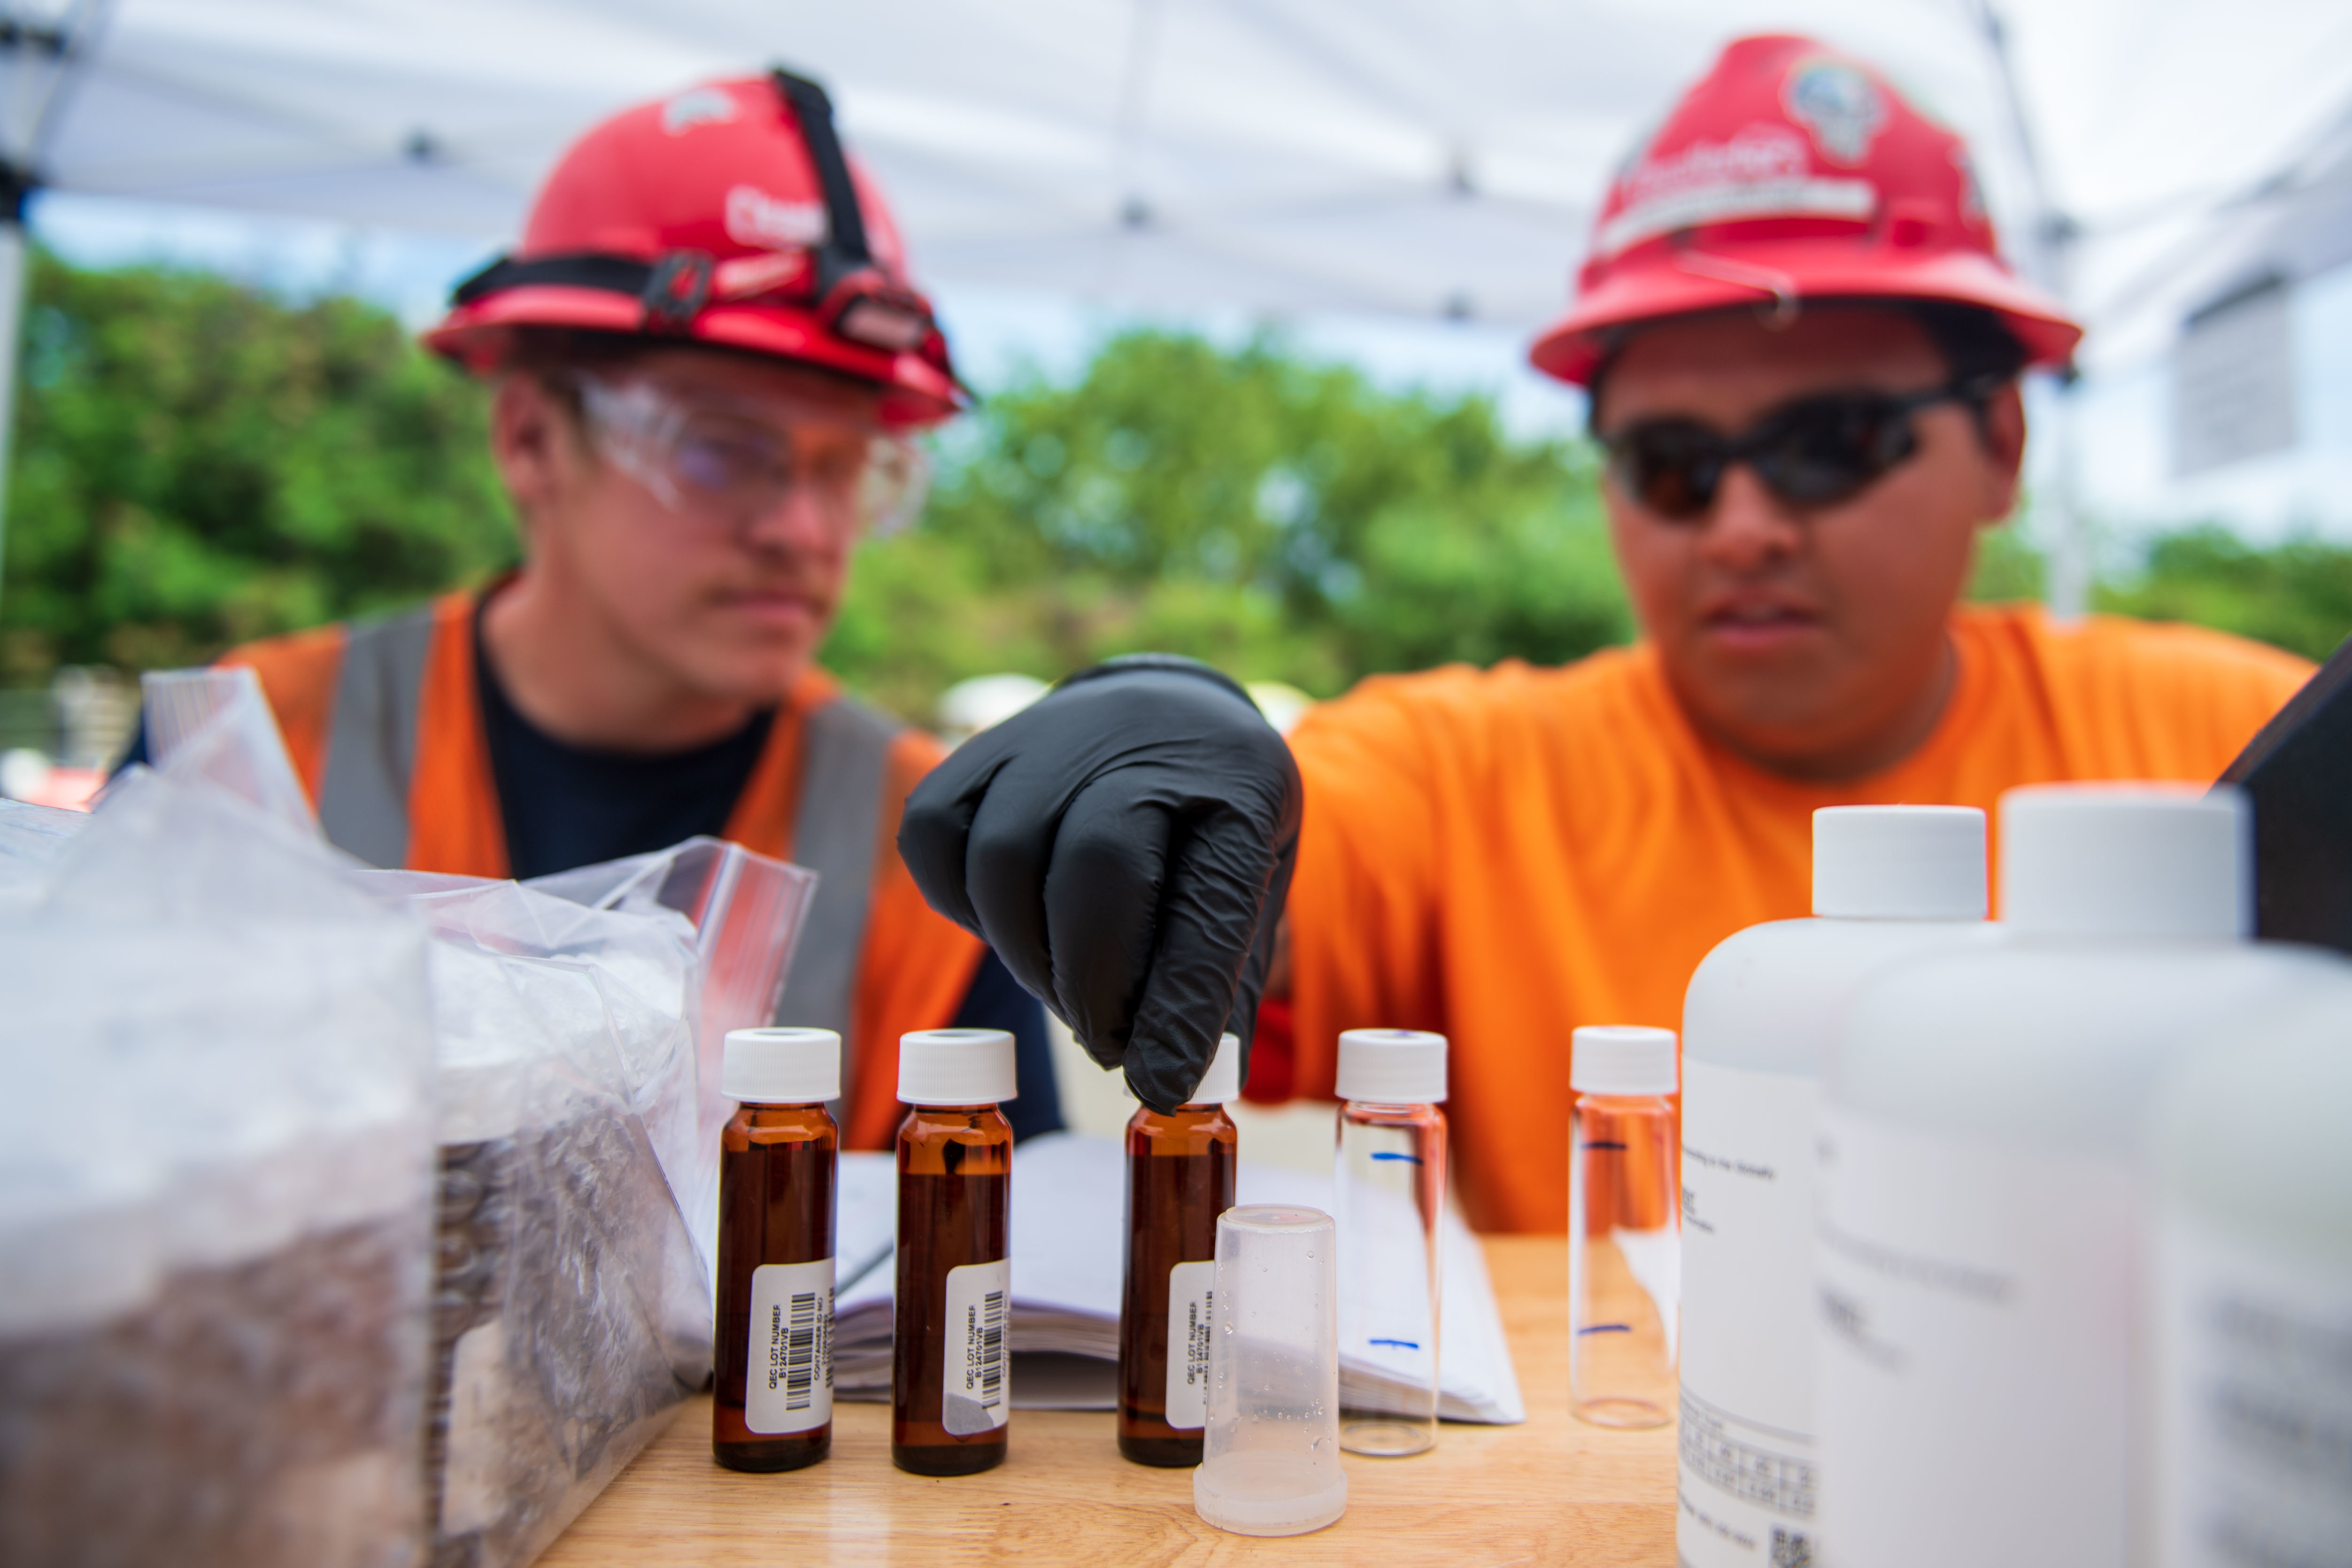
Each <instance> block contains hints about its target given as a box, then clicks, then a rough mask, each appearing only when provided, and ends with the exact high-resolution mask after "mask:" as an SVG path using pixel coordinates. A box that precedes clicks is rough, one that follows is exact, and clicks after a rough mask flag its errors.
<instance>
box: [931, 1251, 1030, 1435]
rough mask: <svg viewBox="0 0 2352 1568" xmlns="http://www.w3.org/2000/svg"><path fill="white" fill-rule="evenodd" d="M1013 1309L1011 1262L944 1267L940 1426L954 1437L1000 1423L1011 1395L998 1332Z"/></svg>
mask: <svg viewBox="0 0 2352 1568" xmlns="http://www.w3.org/2000/svg"><path fill="white" fill-rule="evenodd" d="M1012 1310H1013V1263H1012V1260H1011V1259H1009V1258H998V1259H997V1260H996V1261H995V1262H993V1263H967V1264H965V1265H964V1266H963V1267H962V1268H950V1269H949V1270H948V1313H947V1356H946V1362H947V1370H946V1372H945V1373H944V1374H943V1376H944V1383H943V1384H942V1386H941V1388H940V1426H944V1427H946V1428H947V1429H948V1430H949V1431H950V1433H953V1434H954V1435H955V1436H959V1437H963V1436H970V1435H971V1434H972V1433H974V1432H985V1431H987V1430H988V1429H989V1428H990V1427H992V1426H1003V1425H1004V1422H1005V1419H1006V1415H1005V1412H1006V1408H1007V1405H1006V1402H1007V1400H1008V1398H1009V1397H1010V1394H1011V1383H1010V1379H1009V1377H1008V1376H1007V1363H1006V1360H1005V1344H1004V1331H1005V1329H1006V1328H1007V1327H1008V1326H1009V1320H1010V1318H1011V1316H1012Z"/></svg>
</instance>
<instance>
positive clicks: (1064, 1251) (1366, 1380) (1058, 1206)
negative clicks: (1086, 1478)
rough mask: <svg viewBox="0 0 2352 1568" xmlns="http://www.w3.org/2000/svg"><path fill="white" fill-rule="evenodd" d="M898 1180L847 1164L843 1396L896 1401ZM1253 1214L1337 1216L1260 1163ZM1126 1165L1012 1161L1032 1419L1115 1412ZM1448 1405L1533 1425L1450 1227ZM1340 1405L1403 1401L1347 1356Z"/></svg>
mask: <svg viewBox="0 0 2352 1568" xmlns="http://www.w3.org/2000/svg"><path fill="white" fill-rule="evenodd" d="M895 1181H896V1177H895V1174H894V1172H893V1168H892V1162H891V1156H889V1155H887V1154H844V1155H843V1156H842V1157H841V1209H840V1213H841V1233H840V1237H839V1242H838V1246H837V1247H836V1248H835V1253H836V1256H837V1257H838V1258H840V1259H841V1264H840V1268H839V1272H838V1275H837V1279H838V1280H839V1283H838V1285H837V1286H836V1287H835V1291H836V1293H835V1309H834V1310H835V1324H834V1342H833V1344H834V1363H833V1379H834V1391H835V1395H836V1396H837V1397H839V1398H843V1399H869V1400H879V1399H887V1398H888V1397H889V1394H890V1322H891V1289H892V1286H893V1284H894V1283H895V1281H896V1275H897V1269H896V1268H895V1266H894V1263H893V1258H894V1255H895V1254H894V1247H895V1239H894V1236H893V1230H894V1228H895V1224H896V1218H897V1204H896V1201H895V1197H894V1192H895ZM1239 1185H1240V1189H1241V1190H1240V1194H1239V1198H1240V1201H1241V1202H1243V1203H1245V1204H1277V1203H1278V1204H1306V1205H1312V1206H1314V1207H1316V1208H1319V1209H1323V1210H1326V1211H1327V1212H1328V1210H1329V1208H1330V1206H1331V1184H1330V1181H1329V1179H1328V1177H1327V1178H1318V1177H1315V1176H1310V1175H1307V1174H1305V1173H1301V1172H1297V1171H1286V1170H1280V1169H1276V1168H1274V1167H1270V1166H1265V1165H1254V1164H1252V1163H1249V1162H1248V1161H1246V1160H1244V1162H1242V1163H1241V1168H1240V1172H1239ZM1126 1194H1127V1156H1126V1153H1125V1152H1124V1151H1123V1150H1122V1149H1121V1148H1120V1147H1119V1145H1118V1144H1117V1143H1115V1142H1111V1141H1109V1140H1108V1139H1103V1138H1081V1137H1078V1136H1076V1134H1073V1133H1066V1132H1056V1133H1050V1134H1047V1135H1045V1136H1044V1137H1039V1138H1033V1139H1031V1140H1029V1141H1028V1142H1025V1143H1023V1144H1021V1145H1020V1146H1019V1147H1018V1148H1016V1149H1015V1150H1014V1151H1013V1331H1012V1340H1013V1405H1015V1406H1016V1407H1019V1408H1024V1409H1033V1410H1034V1409H1059V1410H1108V1409H1110V1408H1111V1407H1112V1406H1113V1405H1116V1404H1117V1402H1118V1401H1117V1390H1116V1385H1115V1373H1116V1368H1117V1365H1118V1306H1119V1284H1120V1280H1119V1275H1120V1271H1121V1269H1122V1268H1123V1267H1124V1264H1125V1258H1126V1253H1127V1233H1126ZM1440 1245H1441V1246H1442V1247H1443V1248H1444V1260H1445V1276H1444V1278H1445V1300H1444V1321H1443V1325H1442V1328H1441V1330H1440V1336H1439V1356H1440V1362H1439V1373H1438V1375H1439V1382H1440V1400H1439V1405H1438V1410H1439V1413H1440V1414H1441V1415H1444V1416H1445V1417H1446V1418H1447V1419H1448V1420H1453V1421H1485V1422H1497V1423H1508V1422H1517V1421H1524V1420H1526V1419H1527V1412H1526V1409H1525V1407H1524V1406H1523V1405H1521V1404H1520V1402H1519V1383H1518V1377H1517V1373H1515V1372H1514V1371H1513V1369H1512V1366H1511V1352H1510V1348H1509V1346H1508V1344H1507V1342H1505V1340H1504V1338H1503V1324H1502V1319H1501V1317H1500V1316H1499V1315H1498V1314H1497V1313H1496V1310H1495V1292H1494V1288H1493V1287H1492V1285H1490V1284H1489V1283H1488V1281H1487V1279H1486V1258H1485V1255H1484V1254H1482V1253H1481V1252H1480V1251H1479V1249H1478V1243H1477V1239H1476V1238H1475V1237H1473V1236H1472V1235H1471V1234H1470V1232H1469V1229H1468V1228H1467V1227H1466V1226H1464V1225H1463V1223H1462V1221H1461V1218H1460V1217H1459V1216H1458V1215H1454V1214H1453V1213H1451V1212H1449V1213H1448V1214H1446V1215H1445V1216H1444V1226H1443V1233H1442V1236H1441V1237H1440ZM1339 1382H1340V1397H1341V1399H1342V1401H1343V1402H1345V1403H1347V1404H1349V1405H1367V1406H1370V1407H1373V1408H1380V1407H1381V1406H1384V1405H1392V1404H1393V1401H1394V1399H1395V1397H1396V1394H1398V1393H1399V1392H1400V1391H1399V1390H1397V1389H1395V1388H1393V1387H1392V1386H1391V1381H1390V1380H1389V1379H1388V1378H1387V1377H1386V1376H1385V1375H1384V1374H1383V1373H1381V1371H1380V1370H1379V1369H1378V1368H1375V1367H1371V1366H1369V1365H1365V1364H1362V1363H1356V1362H1352V1361H1349V1360H1347V1359H1345V1358H1343V1359H1342V1360H1341V1362H1340V1363H1339Z"/></svg>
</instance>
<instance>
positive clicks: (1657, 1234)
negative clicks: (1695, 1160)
mask: <svg viewBox="0 0 2352 1568" xmlns="http://www.w3.org/2000/svg"><path fill="white" fill-rule="evenodd" d="M1574 1038H1575V1052H1576V1054H1575V1057H1574V1058H1573V1060H1572V1062H1571V1064H1570V1075H1569V1082H1570V1086H1571V1087H1572V1088H1574V1089H1575V1090H1576V1110H1575V1111H1574V1112H1573V1113H1572V1119H1571V1121H1570V1130H1569V1132H1570V1150H1571V1152H1570V1155H1569V1182H1568V1331H1569V1363H1568V1389H1569V1405H1570V1409H1572V1410H1574V1411H1575V1413H1576V1415H1578V1417H1579V1418H1580V1419H1582V1420H1585V1421H1590V1422H1591V1423H1592V1424H1593V1425H1594V1426H1664V1425H1665V1424H1666V1423H1667V1422H1668V1421H1671V1420H1673V1419H1674V1414H1675V1332H1676V1328H1677V1323H1676V1318H1677V1312H1678V1309H1679V1302H1680V1297H1681V1281H1682V1250H1681V1249H1682V1225H1681V1209H1680V1205H1679V1201H1678V1200H1679V1194H1677V1192H1676V1191H1675V1173H1676V1171H1677V1169H1678V1167H1679V1166H1680V1163H1681V1160H1680V1154H1679V1151H1678V1150H1677V1148H1676V1139H1675V1108H1674V1105H1673V1103H1672V1102H1671V1101H1670V1100H1667V1099H1666V1096H1668V1095H1670V1094H1672V1093H1674V1091H1675V1032H1674V1031H1673V1030H1672V1029H1651V1028H1641V1027H1635V1026H1612V1025H1589V1026H1586V1027H1584V1028H1581V1029H1579V1030H1577V1031H1576V1035H1575V1037H1574Z"/></svg>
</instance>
